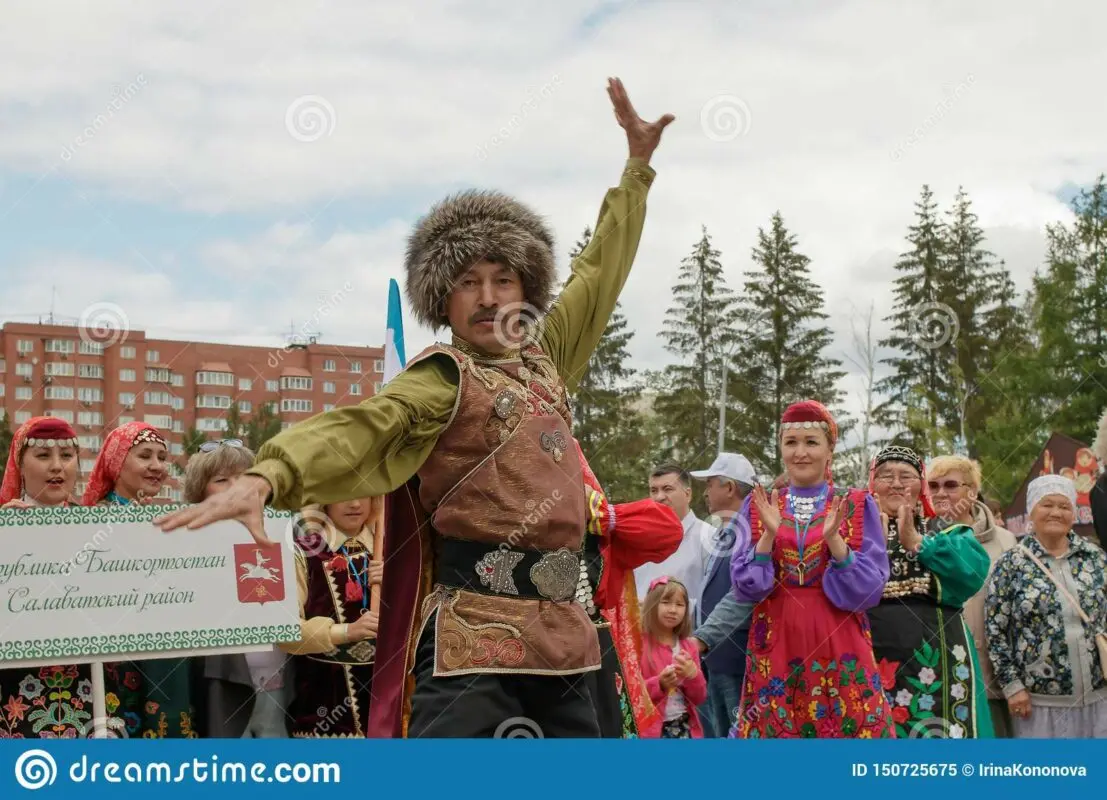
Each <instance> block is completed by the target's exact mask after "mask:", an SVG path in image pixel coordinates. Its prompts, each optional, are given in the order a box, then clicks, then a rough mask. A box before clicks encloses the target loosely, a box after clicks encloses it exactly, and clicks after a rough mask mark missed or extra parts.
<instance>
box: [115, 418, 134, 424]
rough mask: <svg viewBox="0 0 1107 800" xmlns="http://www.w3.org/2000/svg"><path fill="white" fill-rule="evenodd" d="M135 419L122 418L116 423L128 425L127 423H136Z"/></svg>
mask: <svg viewBox="0 0 1107 800" xmlns="http://www.w3.org/2000/svg"><path fill="white" fill-rule="evenodd" d="M134 421H135V418H134V417H120V418H119V419H117V420H116V421H115V424H116V425H126V424H127V423H130V422H134Z"/></svg>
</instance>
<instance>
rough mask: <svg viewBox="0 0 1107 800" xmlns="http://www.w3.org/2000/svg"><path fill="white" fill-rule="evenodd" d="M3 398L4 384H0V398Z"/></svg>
mask: <svg viewBox="0 0 1107 800" xmlns="http://www.w3.org/2000/svg"><path fill="white" fill-rule="evenodd" d="M3 396H4V384H3V383H0V397H3Z"/></svg>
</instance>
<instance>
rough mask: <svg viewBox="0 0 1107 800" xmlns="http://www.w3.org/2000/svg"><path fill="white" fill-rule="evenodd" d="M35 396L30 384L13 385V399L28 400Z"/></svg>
mask: <svg viewBox="0 0 1107 800" xmlns="http://www.w3.org/2000/svg"><path fill="white" fill-rule="evenodd" d="M34 396H35V390H34V389H32V388H31V387H30V386H16V387H15V399H16V400H30V399H31V398H32V397H34Z"/></svg>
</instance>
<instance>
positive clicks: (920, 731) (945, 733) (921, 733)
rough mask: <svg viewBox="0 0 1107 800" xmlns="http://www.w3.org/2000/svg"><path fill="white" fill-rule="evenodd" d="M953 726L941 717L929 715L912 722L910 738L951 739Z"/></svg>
mask: <svg viewBox="0 0 1107 800" xmlns="http://www.w3.org/2000/svg"><path fill="white" fill-rule="evenodd" d="M951 732H952V728H951V726H950V724H949V723H948V722H946V721H945V720H944V719H942V718H941V717H929V718H927V719H923V720H919V721H918V722H915V723H912V725H911V730H910V731H909V732H908V733H907V738H908V739H949V738H951V735H950V734H951Z"/></svg>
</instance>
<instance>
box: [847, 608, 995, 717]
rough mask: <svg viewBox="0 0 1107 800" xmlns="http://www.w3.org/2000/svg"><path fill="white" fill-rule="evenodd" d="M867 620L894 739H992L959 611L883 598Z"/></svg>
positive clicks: (970, 644)
mask: <svg viewBox="0 0 1107 800" xmlns="http://www.w3.org/2000/svg"><path fill="white" fill-rule="evenodd" d="M869 622H870V624H871V625H872V637H873V651H874V652H875V654H876V658H877V663H878V667H879V669H880V673H881V678H882V680H883V685H884V693H885V695H886V696H887V698H888V705H889V706H890V707H891V709H892V718H893V719H894V720H895V722H896V736H897V738H901V739H907V738H910V739H975V738H991V737H992V725H991V716H990V715H989V711H988V708H987V704H986V703H984V702H983V697H982V692H983V685H982V684H981V685H978V683H979V682H980V678H979V670H978V669H977V668H976V664H975V656H976V647H975V646H974V644H973V641H972V639H971V638H970V636H969V634H968V633H967V632H966V628H965V623H964V620H963V619H962V616H961V611H960V610H959V609H956V608H945V607H942V606H939V605H936V604H935V603H934V602H933V601H932V600H930V599H929V598H926V597H921V596H918V597H911V596H909V597H906V598H903V599H886V600H884V601H883V602H881V604H880V605H878V606H877V607H876V608H873V609H871V610H870V611H869Z"/></svg>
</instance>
